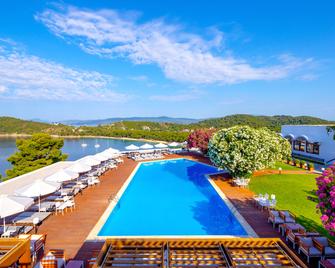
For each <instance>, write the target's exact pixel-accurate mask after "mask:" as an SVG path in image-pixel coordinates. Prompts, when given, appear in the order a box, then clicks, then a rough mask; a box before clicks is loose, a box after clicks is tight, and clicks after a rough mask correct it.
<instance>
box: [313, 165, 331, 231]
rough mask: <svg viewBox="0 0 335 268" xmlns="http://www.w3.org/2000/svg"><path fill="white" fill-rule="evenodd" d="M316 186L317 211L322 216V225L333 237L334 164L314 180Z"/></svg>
mask: <svg viewBox="0 0 335 268" xmlns="http://www.w3.org/2000/svg"><path fill="white" fill-rule="evenodd" d="M316 184H317V187H318V190H317V191H316V195H317V196H318V198H319V203H318V205H317V209H318V210H319V211H320V212H321V214H322V216H321V221H322V224H323V226H324V227H325V228H326V230H328V232H329V234H330V235H335V164H334V165H333V166H331V167H329V168H327V169H326V170H325V171H324V172H323V173H322V176H320V177H318V178H316Z"/></svg>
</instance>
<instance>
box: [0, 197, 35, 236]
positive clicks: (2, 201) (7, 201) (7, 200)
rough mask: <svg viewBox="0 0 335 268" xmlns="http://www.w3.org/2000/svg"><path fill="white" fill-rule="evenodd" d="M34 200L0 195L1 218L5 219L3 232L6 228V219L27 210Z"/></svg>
mask: <svg viewBox="0 0 335 268" xmlns="http://www.w3.org/2000/svg"><path fill="white" fill-rule="evenodd" d="M33 203H34V199H33V198H30V197H24V196H15V195H0V218H3V230H4V231H5V228H6V217H8V216H11V215H14V214H16V213H20V212H22V211H24V210H26V209H27V208H28V207H30V206H31V205H32V204H33Z"/></svg>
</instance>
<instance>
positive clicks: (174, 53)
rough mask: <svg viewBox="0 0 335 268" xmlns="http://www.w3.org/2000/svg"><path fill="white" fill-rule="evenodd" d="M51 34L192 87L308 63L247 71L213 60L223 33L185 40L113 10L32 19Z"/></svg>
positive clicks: (238, 62)
mask: <svg viewBox="0 0 335 268" xmlns="http://www.w3.org/2000/svg"><path fill="white" fill-rule="evenodd" d="M36 19H37V20H39V21H41V22H42V23H43V24H44V25H46V26H47V27H48V28H49V29H50V30H51V31H52V32H53V33H54V34H56V35H57V36H60V37H62V38H64V39H66V40H69V41H71V42H74V43H76V44H77V45H79V46H80V48H81V49H83V50H84V51H86V52H87V53H90V54H96V55H99V56H103V57H108V58H115V57H124V58H127V59H129V60H131V61H132V62H133V63H134V64H156V65H157V66H159V67H160V68H161V70H162V71H163V72H164V74H165V76H166V77H167V78H170V79H173V80H178V81H187V82H192V83H229V84H232V83H238V82H243V81H251V80H275V79H281V78H285V77H288V76H290V75H291V74H292V73H294V72H296V71H297V70H299V69H300V68H302V67H304V65H305V64H306V63H308V62H309V61H311V59H307V60H301V59H297V58H295V57H292V56H288V55H284V56H279V57H278V58H277V60H276V63H275V64H274V65H271V66H269V65H266V66H252V65H251V64H250V63H249V62H247V61H246V60H243V59H238V58H236V57H233V56H224V55H219V54H218V51H220V50H221V49H222V40H223V33H222V32H220V31H218V30H213V28H212V29H211V33H212V34H213V38H212V39H211V40H207V39H205V38H203V37H202V36H199V35H196V34H191V33H188V32H186V31H184V30H183V29H182V27H181V26H180V25H177V24H167V23H166V22H165V21H164V20H162V19H157V20H152V21H148V22H145V23H139V22H138V21H137V17H136V16H130V15H129V14H124V13H120V12H118V11H115V10H98V11H94V10H87V9H79V8H76V7H72V6H63V7H61V8H59V9H58V10H55V9H48V10H45V11H44V12H42V13H40V14H38V15H36Z"/></svg>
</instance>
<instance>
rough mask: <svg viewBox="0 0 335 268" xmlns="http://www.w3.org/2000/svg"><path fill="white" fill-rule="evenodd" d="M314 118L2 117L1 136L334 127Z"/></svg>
mask: <svg viewBox="0 0 335 268" xmlns="http://www.w3.org/2000/svg"><path fill="white" fill-rule="evenodd" d="M334 123H335V122H334V121H328V120H324V119H321V118H317V117H311V116H288V115H275V116H256V115H248V114H234V115H229V116H224V117H220V118H211V119H205V120H197V119H190V118H171V117H164V116H162V117H130V118H109V119H103V120H80V121H79V120H78V121H76V120H70V121H63V122H57V123H43V122H40V121H39V122H37V121H29V120H22V119H18V118H13V117H0V134H2V135H13V134H17V135H23V134H26V135H31V134H33V133H38V132H41V133H48V134H52V135H58V136H105V137H119V138H120V137H121V138H134V139H152V140H161V141H184V140H185V139H186V138H187V136H188V134H189V133H190V132H191V131H192V130H194V129H199V128H216V129H219V128H227V127H231V126H234V125H248V126H251V127H255V128H260V127H267V128H269V129H271V130H273V131H277V132H278V131H280V128H281V125H285V124H291V125H317V124H325V125H327V124H334Z"/></svg>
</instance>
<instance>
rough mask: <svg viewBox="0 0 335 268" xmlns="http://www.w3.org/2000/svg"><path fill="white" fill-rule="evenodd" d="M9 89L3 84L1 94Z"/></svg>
mask: <svg viewBox="0 0 335 268" xmlns="http://www.w3.org/2000/svg"><path fill="white" fill-rule="evenodd" d="M6 91H7V88H6V87H5V86H3V85H0V94H2V93H5V92H6Z"/></svg>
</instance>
